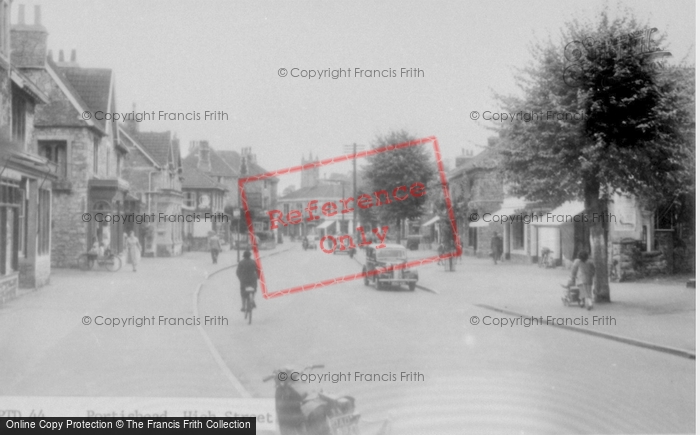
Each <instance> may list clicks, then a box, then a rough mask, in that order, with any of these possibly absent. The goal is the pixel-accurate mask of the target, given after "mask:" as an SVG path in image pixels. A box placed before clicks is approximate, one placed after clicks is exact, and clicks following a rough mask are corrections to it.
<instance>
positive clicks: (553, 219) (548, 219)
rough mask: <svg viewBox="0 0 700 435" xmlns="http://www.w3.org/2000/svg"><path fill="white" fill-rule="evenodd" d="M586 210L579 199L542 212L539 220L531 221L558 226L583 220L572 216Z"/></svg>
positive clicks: (541, 224) (536, 223)
mask: <svg viewBox="0 0 700 435" xmlns="http://www.w3.org/2000/svg"><path fill="white" fill-rule="evenodd" d="M585 210H586V207H584V205H583V202H581V201H569V202H565V203H564V204H562V205H560V206H559V207H557V208H555V209H554V210H552V211H550V212H549V213H543V214H542V216H541V217H540V218H539V220H534V219H533V221H532V224H533V225H538V226H549V227H558V226H560V225H564V224H572V223H576V222H583V220H582V218H581V217H578V218H574V216H578V215H580V214H581V213H583V212H584V211H585Z"/></svg>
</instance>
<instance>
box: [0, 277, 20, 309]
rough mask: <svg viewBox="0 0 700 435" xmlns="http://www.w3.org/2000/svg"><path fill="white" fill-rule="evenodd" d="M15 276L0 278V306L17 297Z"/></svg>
mask: <svg viewBox="0 0 700 435" xmlns="http://www.w3.org/2000/svg"><path fill="white" fill-rule="evenodd" d="M17 285H18V279H17V274H16V273H15V274H11V275H9V276H5V277H0V304H3V303H5V302H6V301H8V300H10V299H12V298H14V297H16V296H17Z"/></svg>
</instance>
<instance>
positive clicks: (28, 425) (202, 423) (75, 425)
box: [0, 417, 255, 435]
mask: <svg viewBox="0 0 700 435" xmlns="http://www.w3.org/2000/svg"><path fill="white" fill-rule="evenodd" d="M192 429H197V430H206V429H211V430H223V431H228V432H235V433H236V434H240V435H244V434H250V435H255V417H213V418H206V417H194V418H186V417H134V418H118V417H99V418H98V417H70V418H69V417H23V418H7V417H3V418H0V432H3V433H9V431H10V430H14V431H15V432H22V433H48V432H51V433H56V431H61V430H67V431H71V432H70V433H73V432H74V431H80V432H81V433H89V432H96V433H101V432H102V431H104V430H109V431H111V432H120V431H124V433H129V434H132V433H135V431H136V433H138V432H141V431H143V433H146V431H148V433H151V432H153V431H155V432H159V431H168V432H170V431H173V430H192Z"/></svg>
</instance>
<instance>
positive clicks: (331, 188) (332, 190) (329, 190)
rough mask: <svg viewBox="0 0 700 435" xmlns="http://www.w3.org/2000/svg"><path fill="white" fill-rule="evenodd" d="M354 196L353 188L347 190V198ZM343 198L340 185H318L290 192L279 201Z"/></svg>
mask: <svg viewBox="0 0 700 435" xmlns="http://www.w3.org/2000/svg"><path fill="white" fill-rule="evenodd" d="M348 193H349V194H350V196H352V188H350V189H348V188H347V187H346V188H345V194H346V196H347V195H348ZM342 196H343V186H341V185H340V184H335V183H334V184H317V185H315V186H309V187H302V188H301V189H297V190H295V191H294V192H290V193H288V194H286V195H285V196H283V197H281V198H279V199H278V201H292V200H295V199H317V200H320V199H340V198H341V197H342Z"/></svg>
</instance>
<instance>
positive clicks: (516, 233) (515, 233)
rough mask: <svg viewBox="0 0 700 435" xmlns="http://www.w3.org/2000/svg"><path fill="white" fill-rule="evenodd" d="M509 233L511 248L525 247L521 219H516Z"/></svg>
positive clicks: (523, 227) (523, 226)
mask: <svg viewBox="0 0 700 435" xmlns="http://www.w3.org/2000/svg"><path fill="white" fill-rule="evenodd" d="M511 230H512V231H511V234H512V236H511V237H512V240H513V245H512V247H513V249H524V248H525V224H524V223H523V221H522V220H517V221H515V222H513V224H512V225H511Z"/></svg>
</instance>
